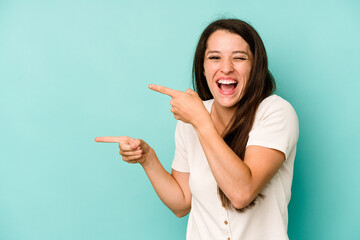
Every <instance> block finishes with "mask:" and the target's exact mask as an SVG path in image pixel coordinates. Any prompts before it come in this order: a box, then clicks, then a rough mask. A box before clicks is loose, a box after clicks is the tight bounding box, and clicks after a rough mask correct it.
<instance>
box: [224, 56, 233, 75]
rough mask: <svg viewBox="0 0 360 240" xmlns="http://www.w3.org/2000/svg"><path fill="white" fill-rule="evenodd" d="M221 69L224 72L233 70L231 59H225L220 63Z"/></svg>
mask: <svg viewBox="0 0 360 240" xmlns="http://www.w3.org/2000/svg"><path fill="white" fill-rule="evenodd" d="M221 71H222V72H223V73H225V74H228V73H231V72H232V71H234V67H233V62H232V61H231V60H228V59H225V60H224V61H223V62H222V63H221Z"/></svg>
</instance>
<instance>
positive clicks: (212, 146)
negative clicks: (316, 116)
mask: <svg viewBox="0 0 360 240" xmlns="http://www.w3.org/2000/svg"><path fill="white" fill-rule="evenodd" d="M194 127H195V129H196V132H197V134H198V137H199V140H200V143H201V145H202V147H203V150H204V152H205V155H206V158H207V160H208V162H209V166H210V168H211V171H212V173H213V175H214V177H215V180H216V182H217V184H218V185H219V187H220V188H221V190H222V191H223V192H224V194H225V195H226V196H227V197H228V198H229V200H230V201H231V203H232V204H233V205H234V207H235V208H237V209H240V208H243V207H245V206H247V205H248V204H249V203H251V202H252V201H253V200H254V199H255V197H256V196H257V195H258V194H259V192H260V191H261V190H262V189H263V188H264V187H265V185H266V184H267V182H269V181H270V179H271V178H272V177H273V176H274V175H275V173H276V172H277V170H278V169H279V168H280V166H281V165H282V163H283V162H284V160H285V155H284V153H282V152H280V151H278V150H275V149H270V148H266V147H261V146H248V147H247V148H246V151H245V157H244V159H243V161H242V159H240V158H239V157H238V156H237V155H236V154H235V153H234V152H233V150H232V149H231V148H230V147H229V146H228V145H227V144H226V143H225V141H224V140H223V138H222V137H221V136H220V134H219V133H218V131H217V130H216V128H215V126H214V124H213V123H212V122H207V123H206V124H201V125H200V126H194Z"/></svg>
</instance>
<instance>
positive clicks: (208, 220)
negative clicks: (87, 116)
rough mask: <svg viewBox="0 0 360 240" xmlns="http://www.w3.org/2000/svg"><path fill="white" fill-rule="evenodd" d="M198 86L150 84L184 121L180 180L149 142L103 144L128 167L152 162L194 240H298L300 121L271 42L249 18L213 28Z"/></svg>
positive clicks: (196, 75)
mask: <svg viewBox="0 0 360 240" xmlns="http://www.w3.org/2000/svg"><path fill="white" fill-rule="evenodd" d="M193 79H194V88H195V90H196V92H194V91H192V90H190V89H188V90H186V92H181V91H177V90H172V89H169V88H166V87H162V86H157V85H152V84H151V85H149V88H150V89H152V90H155V91H158V92H161V93H163V94H167V95H169V96H171V97H172V100H171V101H170V103H171V105H172V108H171V111H172V112H173V114H174V117H175V118H176V119H178V120H180V121H178V123H177V127H176V132H175V144H176V150H175V157H174V161H173V165H172V168H173V170H172V173H171V174H169V173H168V172H167V171H166V170H165V169H164V168H163V166H162V165H161V163H160V161H159V160H158V158H157V156H156V154H155V152H154V150H153V149H152V148H151V147H150V146H149V145H148V144H147V143H146V142H144V141H143V140H141V139H133V138H130V137H102V138H96V141H99V142H119V148H120V154H121V155H122V158H123V160H125V161H127V162H129V163H140V164H141V165H142V167H143V168H144V170H145V172H146V174H147V176H148V177H149V179H150V181H151V183H152V185H153V187H154V189H155V191H156V192H157V194H158V196H159V197H160V199H161V200H162V201H163V202H164V203H165V204H166V206H168V207H169V208H170V209H171V210H172V211H173V212H174V213H175V215H176V216H178V217H182V216H185V215H187V214H188V213H189V212H190V216H189V221H188V229H187V239H224V240H225V239H250V240H257V239H258V240H264V239H266V240H270V239H274V240H275V239H276V240H281V239H288V236H287V223H288V215H287V205H288V203H289V200H290V190H291V182H292V175H293V164H294V158H295V152H296V143H297V140H298V119H297V116H296V113H295V111H294V109H293V108H292V107H291V105H290V104H289V103H288V102H286V101H285V100H283V99H282V98H280V97H279V96H277V95H271V94H272V93H273V91H274V89H275V83H274V81H273V78H272V76H271V74H270V72H269V70H268V65H267V56H266V52H265V48H264V45H263V43H262V41H261V38H260V37H259V35H258V34H257V33H256V31H255V30H254V29H253V28H252V27H251V26H250V25H248V24H247V23H245V22H243V21H241V20H237V19H221V20H218V21H215V22H213V23H211V24H210V25H209V26H208V27H207V28H206V29H205V30H204V32H203V33H202V35H201V37H200V40H199V43H198V45H197V48H196V52H195V58H194V64H193Z"/></svg>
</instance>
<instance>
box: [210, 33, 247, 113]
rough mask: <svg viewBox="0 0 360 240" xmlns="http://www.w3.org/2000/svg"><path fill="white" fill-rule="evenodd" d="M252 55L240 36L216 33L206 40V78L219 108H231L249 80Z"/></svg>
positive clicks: (238, 99) (237, 100)
mask: <svg viewBox="0 0 360 240" xmlns="http://www.w3.org/2000/svg"><path fill="white" fill-rule="evenodd" d="M252 60H253V55H252V53H251V51H250V47H249V45H248V44H247V42H246V41H245V40H244V39H243V38H242V37H241V36H240V35H238V34H235V33H230V32H229V31H226V30H217V31H215V32H214V33H212V34H211V35H210V37H209V39H208V41H207V48H206V50H205V60H204V75H205V77H206V80H207V84H208V86H209V89H210V91H211V93H212V95H213V97H214V100H215V102H216V104H217V105H220V106H221V107H224V108H232V107H234V105H235V104H236V103H238V102H239V101H240V98H241V97H242V91H243V89H244V88H245V85H246V83H247V81H248V80H249V78H250V72H251V66H252Z"/></svg>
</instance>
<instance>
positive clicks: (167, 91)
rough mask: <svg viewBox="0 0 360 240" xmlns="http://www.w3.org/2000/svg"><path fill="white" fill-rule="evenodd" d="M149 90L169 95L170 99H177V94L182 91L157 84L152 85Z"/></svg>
mask: <svg viewBox="0 0 360 240" xmlns="http://www.w3.org/2000/svg"><path fill="white" fill-rule="evenodd" d="M149 88H150V89H151V90H154V91H156V92H159V93H162V94H165V95H168V96H170V97H175V96H176V95H177V93H179V92H181V91H178V90H174V89H171V88H168V87H164V86H160V85H156V84H150V85H149Z"/></svg>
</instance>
